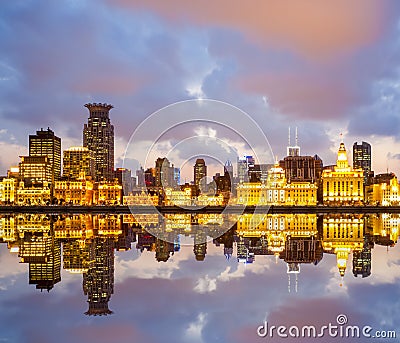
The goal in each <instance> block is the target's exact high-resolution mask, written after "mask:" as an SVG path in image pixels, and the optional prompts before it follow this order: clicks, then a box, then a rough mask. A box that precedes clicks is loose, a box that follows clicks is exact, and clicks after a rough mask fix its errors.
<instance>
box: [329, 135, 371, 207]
mask: <svg viewBox="0 0 400 343" xmlns="http://www.w3.org/2000/svg"><path fill="white" fill-rule="evenodd" d="M322 182H323V202H324V203H331V204H359V203H361V202H362V201H363V200H364V173H363V170H362V169H353V168H351V167H350V166H349V163H348V160H347V152H346V148H345V146H344V143H343V142H342V143H340V147H339V151H338V158H337V161H336V166H334V168H333V170H332V169H324V170H323V172H322Z"/></svg>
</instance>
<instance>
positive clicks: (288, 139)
mask: <svg viewBox="0 0 400 343" xmlns="http://www.w3.org/2000/svg"><path fill="white" fill-rule="evenodd" d="M288 146H290V126H289V135H288Z"/></svg>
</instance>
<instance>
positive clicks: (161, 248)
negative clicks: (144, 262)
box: [155, 234, 174, 262]
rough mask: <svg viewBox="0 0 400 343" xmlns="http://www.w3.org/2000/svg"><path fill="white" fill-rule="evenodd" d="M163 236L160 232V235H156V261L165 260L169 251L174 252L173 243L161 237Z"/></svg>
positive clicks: (169, 253) (169, 254)
mask: <svg viewBox="0 0 400 343" xmlns="http://www.w3.org/2000/svg"><path fill="white" fill-rule="evenodd" d="M164 236H165V235H164V234H161V237H157V238H156V241H155V250H156V256H155V257H156V260H157V262H167V261H168V259H169V257H170V256H171V253H172V254H173V253H174V244H173V243H171V242H169V240H168V239H163V238H166V237H164Z"/></svg>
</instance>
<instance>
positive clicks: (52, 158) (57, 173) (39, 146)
mask: <svg viewBox="0 0 400 343" xmlns="http://www.w3.org/2000/svg"><path fill="white" fill-rule="evenodd" d="M29 156H32V157H38V156H47V159H48V162H49V164H50V166H51V182H52V183H53V182H54V181H55V180H59V179H60V177H61V138H60V137H57V136H56V135H55V134H54V132H53V131H52V130H50V128H47V130H43V129H41V130H40V131H36V135H29Z"/></svg>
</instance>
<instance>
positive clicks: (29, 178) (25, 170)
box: [19, 156, 54, 186]
mask: <svg viewBox="0 0 400 343" xmlns="http://www.w3.org/2000/svg"><path fill="white" fill-rule="evenodd" d="M19 176H20V179H21V180H22V181H24V182H25V185H28V186H30V185H32V184H33V185H44V184H45V183H51V182H52V180H53V176H54V174H53V167H52V165H51V163H50V161H49V158H48V157H47V156H21V162H20V163H19Z"/></svg>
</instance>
